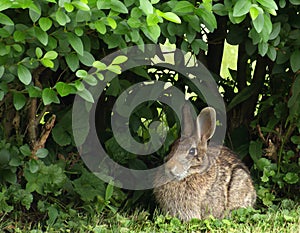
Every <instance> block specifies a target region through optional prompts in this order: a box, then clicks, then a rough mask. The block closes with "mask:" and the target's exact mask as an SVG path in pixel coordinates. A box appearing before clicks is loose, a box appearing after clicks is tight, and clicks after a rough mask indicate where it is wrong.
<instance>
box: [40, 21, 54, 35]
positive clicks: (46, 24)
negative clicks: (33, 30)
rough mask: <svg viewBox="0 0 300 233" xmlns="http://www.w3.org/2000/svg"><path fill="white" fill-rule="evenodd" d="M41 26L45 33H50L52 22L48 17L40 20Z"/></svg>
mask: <svg viewBox="0 0 300 233" xmlns="http://www.w3.org/2000/svg"><path fill="white" fill-rule="evenodd" d="M39 25H40V27H41V29H42V30H43V31H45V32H46V31H48V30H49V29H50V28H51V27H52V20H51V19H49V18H46V17H42V18H40V19H39Z"/></svg>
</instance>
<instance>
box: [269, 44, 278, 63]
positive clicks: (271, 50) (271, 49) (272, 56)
mask: <svg viewBox="0 0 300 233" xmlns="http://www.w3.org/2000/svg"><path fill="white" fill-rule="evenodd" d="M267 55H268V57H269V58H270V59H271V61H275V60H276V55H277V51H276V48H274V47H273V46H269V49H268V52H267Z"/></svg>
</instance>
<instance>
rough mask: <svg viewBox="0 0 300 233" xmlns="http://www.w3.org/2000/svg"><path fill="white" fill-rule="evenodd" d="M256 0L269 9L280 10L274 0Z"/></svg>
mask: <svg viewBox="0 0 300 233" xmlns="http://www.w3.org/2000/svg"><path fill="white" fill-rule="evenodd" d="M256 1H257V2H258V3H259V4H261V5H262V6H264V7H266V8H268V9H271V10H272V9H273V10H278V7H277V5H276V2H275V1H274V0H256Z"/></svg>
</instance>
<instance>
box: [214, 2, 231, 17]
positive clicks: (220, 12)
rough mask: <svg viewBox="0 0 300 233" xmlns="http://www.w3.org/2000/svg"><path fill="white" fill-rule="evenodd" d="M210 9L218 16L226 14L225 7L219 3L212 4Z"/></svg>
mask: <svg viewBox="0 0 300 233" xmlns="http://www.w3.org/2000/svg"><path fill="white" fill-rule="evenodd" d="M212 10H213V12H215V13H216V14H217V15H220V16H225V15H227V14H228V10H227V8H226V7H225V6H224V5H223V4H221V3H217V4H214V5H213V8H212Z"/></svg>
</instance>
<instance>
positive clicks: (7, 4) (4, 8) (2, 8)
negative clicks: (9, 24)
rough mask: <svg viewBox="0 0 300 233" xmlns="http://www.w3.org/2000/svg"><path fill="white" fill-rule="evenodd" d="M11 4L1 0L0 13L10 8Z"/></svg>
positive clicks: (9, 0) (8, 1)
mask: <svg viewBox="0 0 300 233" xmlns="http://www.w3.org/2000/svg"><path fill="white" fill-rule="evenodd" d="M12 4H13V2H12V1H11V0H2V1H1V4H0V11H4V10H6V9H8V8H10V7H11V6H12Z"/></svg>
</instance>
